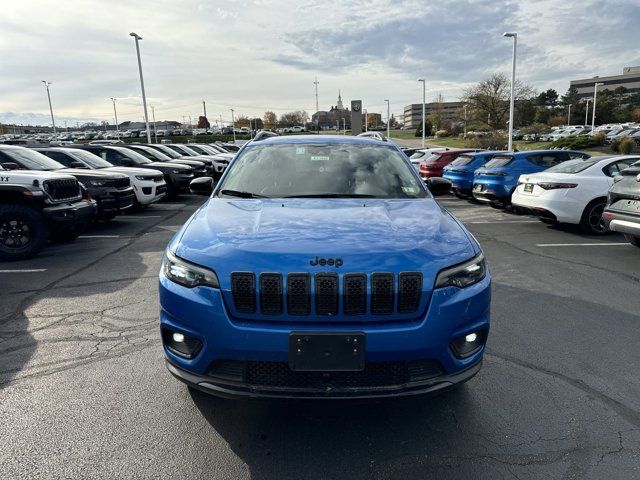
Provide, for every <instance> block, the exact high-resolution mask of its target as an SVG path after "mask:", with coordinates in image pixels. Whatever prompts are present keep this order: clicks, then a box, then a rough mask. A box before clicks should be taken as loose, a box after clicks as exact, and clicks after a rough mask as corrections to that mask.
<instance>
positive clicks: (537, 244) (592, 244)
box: [536, 242, 629, 247]
mask: <svg viewBox="0 0 640 480" xmlns="http://www.w3.org/2000/svg"><path fill="white" fill-rule="evenodd" d="M623 245H629V243H627V242H620V243H616V242H611V243H604V242H600V243H536V247H620V246H623Z"/></svg>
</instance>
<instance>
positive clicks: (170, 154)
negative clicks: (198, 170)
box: [150, 145, 182, 158]
mask: <svg viewBox="0 0 640 480" xmlns="http://www.w3.org/2000/svg"><path fill="white" fill-rule="evenodd" d="M162 147H164V148H161V149H160V150H161V151H162V153H164V154H165V155H166V156H167V157H170V158H180V157H182V155H180V154H179V153H178V152H176V151H175V150H173V149H172V148H169V147H167V146H164V145H162ZM150 148H153V147H150ZM154 150H155V149H154Z"/></svg>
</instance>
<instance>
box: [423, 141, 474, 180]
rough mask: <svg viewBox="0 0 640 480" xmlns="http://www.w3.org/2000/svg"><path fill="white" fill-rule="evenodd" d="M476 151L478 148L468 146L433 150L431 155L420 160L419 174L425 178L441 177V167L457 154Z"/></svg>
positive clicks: (456, 156)
mask: <svg viewBox="0 0 640 480" xmlns="http://www.w3.org/2000/svg"><path fill="white" fill-rule="evenodd" d="M477 151H478V150H474V149H470V148H457V149H451V150H443V151H441V152H434V153H432V154H431V156H429V157H427V158H426V159H425V160H423V161H422V162H420V169H419V172H420V176H421V177H422V178H423V179H425V180H426V179H427V178H431V177H441V176H442V175H443V171H442V169H443V168H444V167H446V166H447V165H449V164H450V163H451V162H453V161H454V160H455V159H456V158H458V156H460V155H462V154H463V153H469V152H477Z"/></svg>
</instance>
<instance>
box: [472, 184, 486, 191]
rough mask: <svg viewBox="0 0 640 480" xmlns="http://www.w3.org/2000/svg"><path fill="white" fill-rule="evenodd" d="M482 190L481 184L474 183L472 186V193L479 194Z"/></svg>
mask: <svg viewBox="0 0 640 480" xmlns="http://www.w3.org/2000/svg"><path fill="white" fill-rule="evenodd" d="M483 188H484V185H483V184H482V183H476V184H475V185H474V186H473V191H474V192H481V191H482V189H483Z"/></svg>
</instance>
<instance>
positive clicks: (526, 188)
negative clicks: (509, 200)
mask: <svg viewBox="0 0 640 480" xmlns="http://www.w3.org/2000/svg"><path fill="white" fill-rule="evenodd" d="M524 191H525V192H526V193H532V192H533V183H525V184H524Z"/></svg>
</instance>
